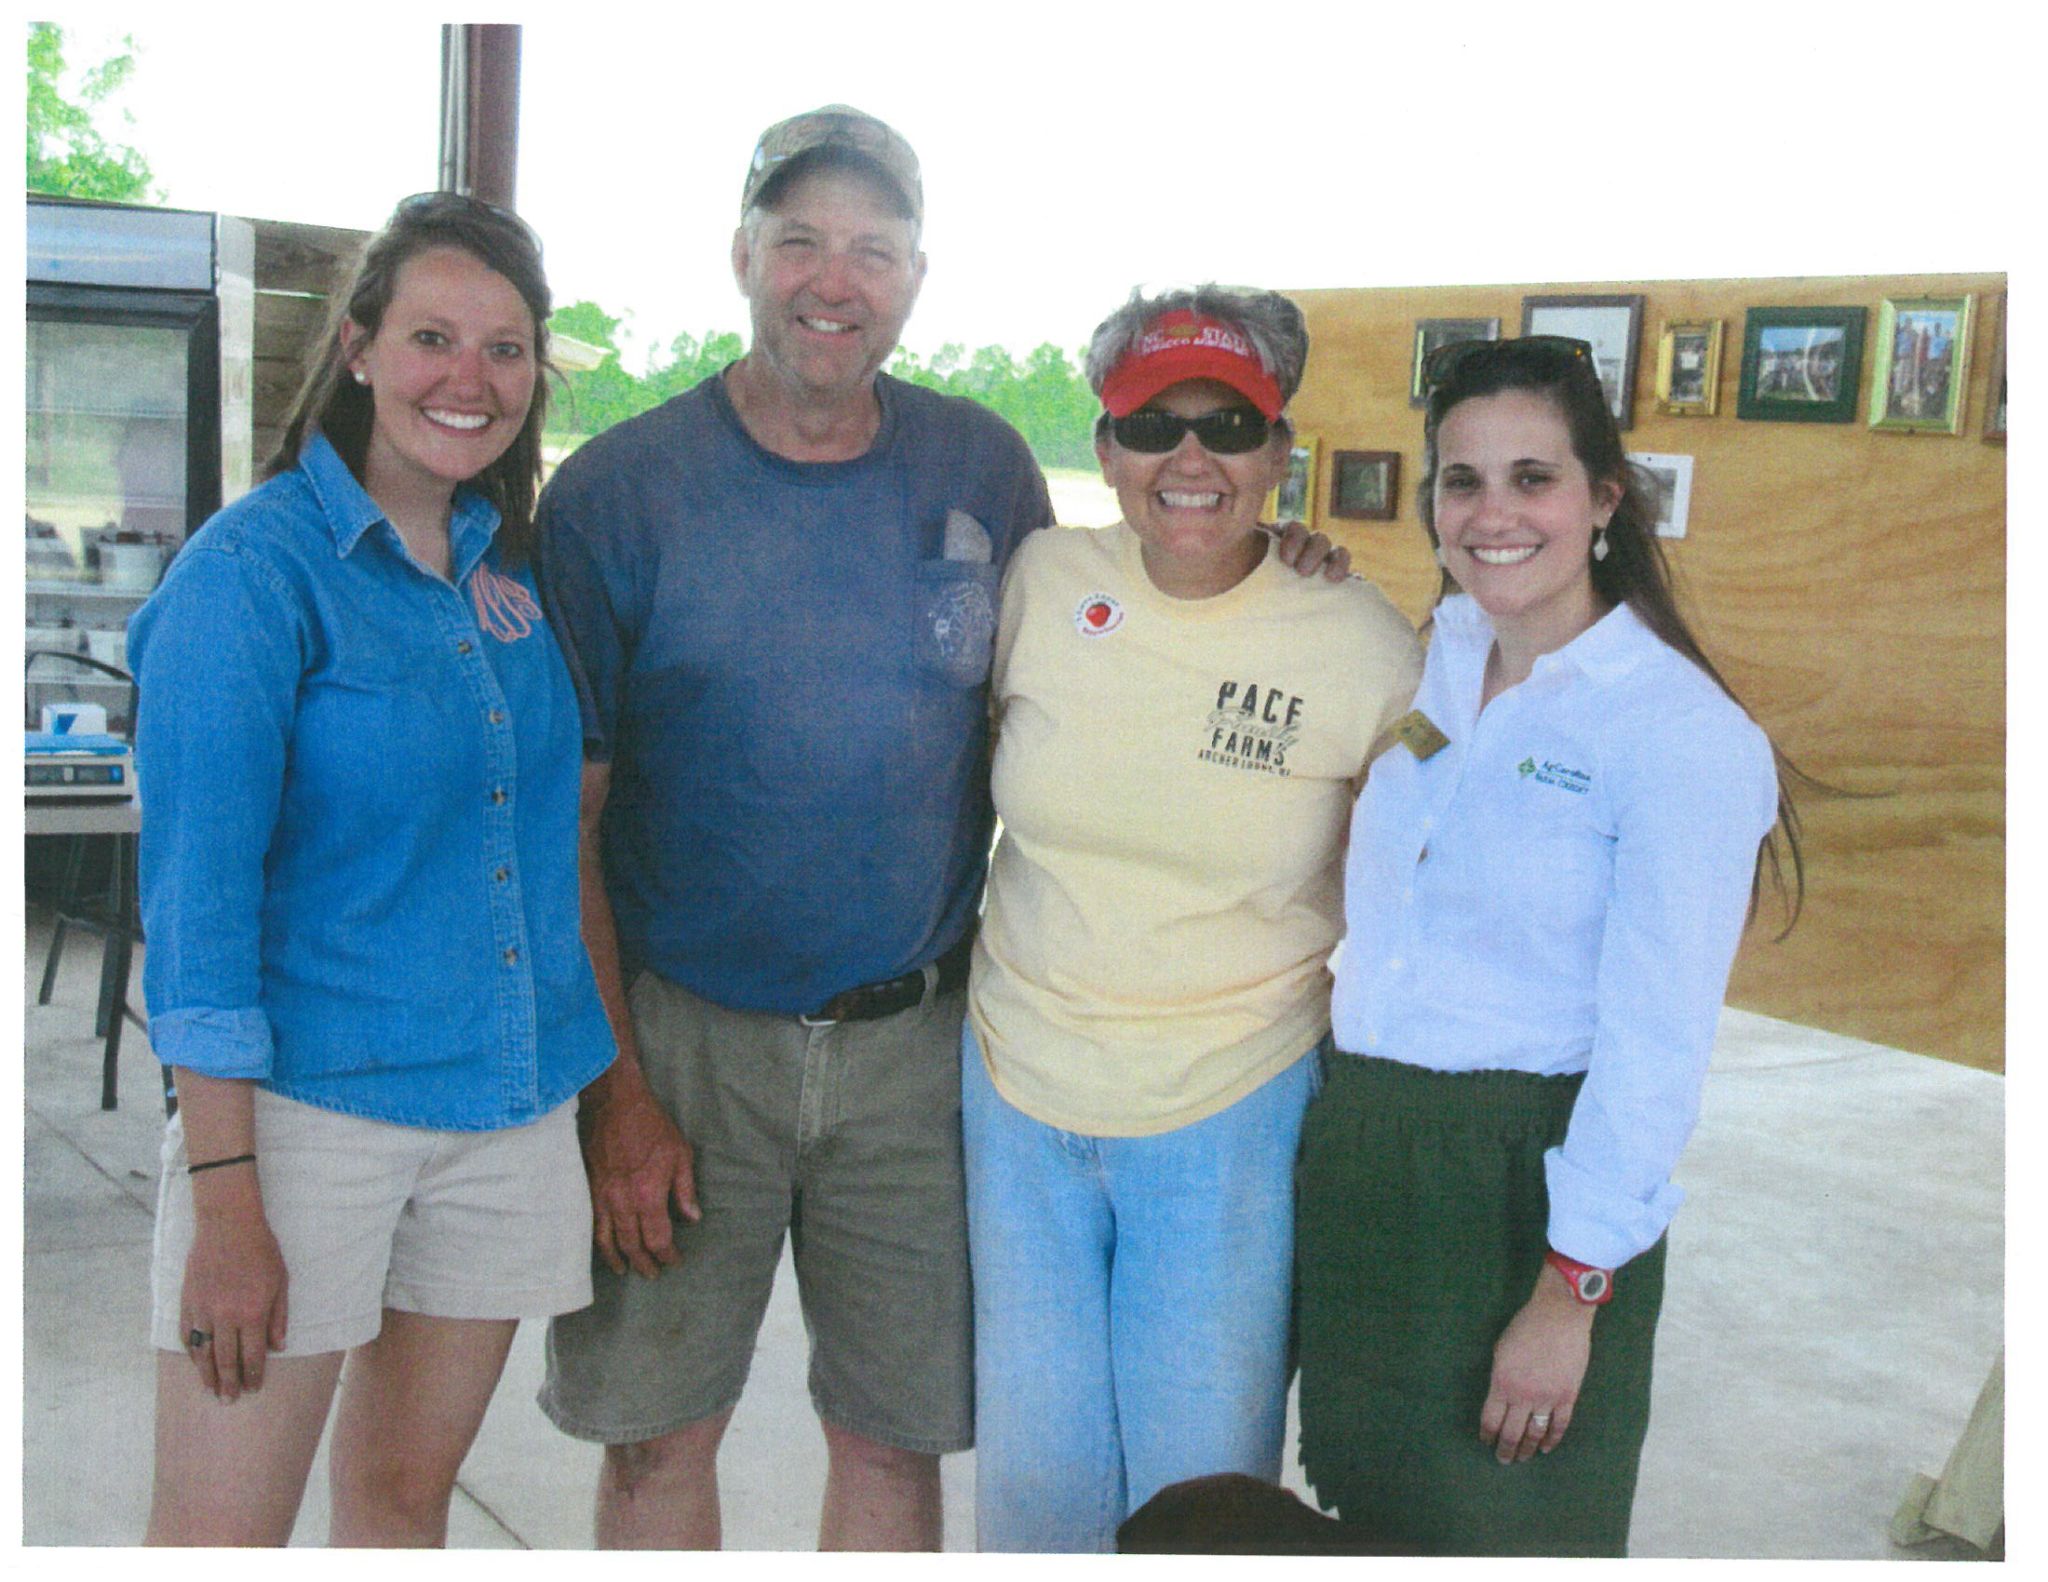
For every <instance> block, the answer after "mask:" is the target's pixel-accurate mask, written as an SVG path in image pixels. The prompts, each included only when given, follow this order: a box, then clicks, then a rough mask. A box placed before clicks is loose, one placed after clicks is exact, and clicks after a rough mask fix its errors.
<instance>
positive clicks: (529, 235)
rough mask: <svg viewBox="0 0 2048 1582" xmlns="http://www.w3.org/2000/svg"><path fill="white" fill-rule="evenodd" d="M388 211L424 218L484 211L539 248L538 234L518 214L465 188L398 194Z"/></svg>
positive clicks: (481, 212)
mask: <svg viewBox="0 0 2048 1582" xmlns="http://www.w3.org/2000/svg"><path fill="white" fill-rule="evenodd" d="M391 212H392V217H393V218H394V219H396V218H399V217H403V218H405V219H408V220H426V221H433V220H440V219H452V218H454V217H455V216H457V215H473V214H481V215H488V216H489V217H490V218H491V219H494V220H497V221H499V222H501V223H502V224H505V225H509V226H511V227H512V228H513V229H514V230H516V231H518V232H519V234H520V235H522V236H524V237H525V238H526V239H527V241H529V242H530V243H532V244H533V248H534V250H535V251H536V252H538V251H539V250H540V238H539V237H538V236H536V235H535V234H534V231H533V227H532V226H530V225H528V224H527V223H526V222H525V221H524V220H522V219H520V218H519V216H518V215H516V214H514V213H513V212H512V211H511V210H510V209H501V208H499V207H498V206H497V205H496V204H495V203H486V202H484V200H483V199H482V198H472V197H471V196H470V195H469V194H468V193H466V192H415V193H414V194H413V195H412V196H411V197H409V198H400V199H399V200H398V206H397V208H395V209H393V210H392V211H391Z"/></svg>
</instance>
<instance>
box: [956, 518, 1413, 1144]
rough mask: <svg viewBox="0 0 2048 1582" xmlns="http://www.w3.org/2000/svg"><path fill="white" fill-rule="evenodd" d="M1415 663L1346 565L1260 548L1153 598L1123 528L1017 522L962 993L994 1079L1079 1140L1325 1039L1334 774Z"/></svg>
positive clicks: (1163, 1118)
mask: <svg viewBox="0 0 2048 1582" xmlns="http://www.w3.org/2000/svg"><path fill="white" fill-rule="evenodd" d="M1421 671H1422V656H1421V648H1420V645H1419V644H1418V642H1417V640H1416V636H1415V632H1414V629H1413V628H1412V627H1410V626H1409V624H1408V621H1407V619H1406V618H1405V617H1404V616H1403V615H1402V614H1401V613H1400V611H1398V610H1396V609H1395V608H1394V607H1393V605H1392V604H1390V603H1388V601H1387V599H1386V597H1385V596H1384V595H1383V594H1381V593H1380V591H1379V590H1378V589H1377V588H1375V587H1373V586H1372V585H1371V584H1370V583H1367V582H1363V581H1358V580H1355V579H1354V580H1353V581H1350V582H1347V583H1344V584H1342V585H1337V586H1333V585H1332V584H1330V583H1328V582H1326V581H1324V580H1323V579H1322V578H1320V577H1308V578H1304V577H1300V576H1298V575H1296V574H1295V572H1294V571H1292V570H1291V569H1289V568H1288V567H1286V566H1283V565H1281V564H1280V562H1279V560H1278V557H1276V556H1274V555H1272V554H1270V553H1269V554H1268V555H1267V557H1266V559H1265V561H1264V562H1262V563H1261V564H1260V566H1259V567H1258V569H1257V570H1255V571H1254V572H1253V573H1252V574H1251V575H1250V576H1249V577H1247V578H1246V579H1245V580H1244V581H1243V582H1241V583H1239V584H1238V585H1237V586H1236V587H1235V588H1232V589H1230V590H1229V591H1228V592H1226V593H1222V594H1218V595H1217V596H1215V597H1214V598H1208V599H1192V600H1188V599H1175V598H1171V597H1169V596H1167V595H1166V594H1163V593H1161V592H1159V591H1158V590H1157V589H1156V588H1154V587H1153V586H1152V583H1151V580H1150V579H1149V578H1148V577H1147V576H1146V575H1145V570H1144V566H1143V564H1142V562H1141V560H1140V554H1139V540H1138V538H1137V536H1136V535H1135V534H1134V533H1132V531H1131V530H1130V529H1129V528H1128V527H1127V526H1124V525H1122V524H1121V523H1120V524H1118V525H1117V526H1115V527H1111V528H1103V529H1069V528H1053V529H1048V530H1046V531H1044V532H1039V533H1033V534H1031V535H1030V536H1029V537H1028V538H1027V539H1026V540H1025V541H1024V543H1023V544H1022V545H1021V546H1020V547H1019V548H1018V550H1017V554H1016V557H1015V559H1014V560H1013V561H1012V563H1011V567H1010V571H1009V574H1008V577H1007V580H1006V581H1005V583H1004V589H1003V600H1002V615H1001V620H1000V624H999V625H998V627H997V633H996V653H995V666H994V671H993V673H992V676H991V682H990V696H991V709H992V711H993V714H994V719H995V728H996V750H995V769H994V777H993V786H994V792H995V805H996V812H997V815H998V816H999V817H1000V819H1001V820H1002V836H1001V839H1000V841H999V842H998V844H997V847H996V853H995V859H994V862H993V864H992V866H991V869H990V873H989V888H988V903H987V909H986V912H985V914H984V916H983V919H982V925H981V935H980V938H979V940H978V941H977V943H976V945H975V949H974V970H973V977H972V981H971V983H970V986H969V991H968V1007H969V1014H970V1015H971V1016H972V1018H973V1024H974V1031H975V1035H976V1037H977V1038H978V1039H979V1040H980V1041H981V1047H982V1050H983V1053H984V1057H985V1059H986V1060H987V1063H988V1068H989V1076H990V1078H991V1080H992V1081H993V1082H994V1083H995V1085H996V1088H997V1090H998V1091H999V1092H1000V1093H1001V1094H1002V1095H1003V1096H1004V1097H1005V1098H1006V1099H1008V1100H1009V1101H1010V1102H1011V1103H1012V1104H1014V1105H1016V1106H1017V1107H1018V1108H1019V1109H1021V1110H1023V1111H1024V1112H1025V1113H1026V1114H1028V1115H1031V1116H1033V1117H1035V1118H1036V1119H1038V1120H1041V1121H1043V1122H1045V1123H1046V1124H1048V1125H1052V1126H1058V1127H1062V1128H1064V1129H1066V1130H1069V1131H1076V1132H1082V1133H1085V1134H1089V1135H1093V1136H1144V1135H1147V1134H1150V1133H1155V1132H1163V1131H1170V1130H1172V1129H1174V1128H1176V1127H1180V1126H1186V1125H1190V1124H1192V1123H1193V1122H1195V1121H1199V1120H1201V1119H1203V1118H1204V1117H1205V1116H1209V1115H1213V1114H1215V1113H1216V1112H1217V1111H1219V1110H1222V1109H1225V1108H1227V1107H1228V1106H1229V1105H1231V1104H1233V1103H1235V1102H1236V1101H1237V1100H1238V1099H1240V1098H1242V1097H1243V1096H1244V1095H1245V1094H1247V1093H1249V1092H1251V1091H1252V1090H1253V1089H1254V1088H1256V1087H1258V1086H1259V1085H1260V1084H1261V1083H1263V1082H1265V1081H1266V1080H1268V1079H1269V1078H1271V1077H1272V1076H1274V1075H1276V1074H1277V1073H1278V1072H1280V1071H1282V1070H1284V1069H1285V1068H1286V1067H1287V1066H1288V1065H1289V1064H1291V1063H1292V1062H1293V1061H1294V1060H1296V1059H1297V1058H1299V1057H1300V1055H1301V1054H1302V1053H1303V1052H1304V1051H1305V1050H1307V1049H1308V1048H1309V1046H1310V1045H1311V1044H1313V1043H1314V1042H1315V1041H1316V1040H1317V1039H1318V1038H1320V1037H1321V1036H1322V1034H1323V1033H1324V1031H1325V1030H1326V1029H1327V1028H1328V1026H1329V1013H1330V980H1329V974H1328V972H1327V971H1326V969H1325V963H1326V962H1327V961H1328V959H1329V955H1330V951H1331V949H1332V947H1333V946H1334V945H1335V943H1336V941H1337V937H1338V935H1339V933H1340V931H1341V929H1342V927H1343V908H1342V886H1343V873H1342V861H1341V859H1342V853H1343V843H1344V833H1345V829H1346V827H1347V824H1348V821H1349V817H1350V811H1351V801H1352V792H1353V787H1354V784H1355V782H1356V781H1357V779H1358V777H1359V775H1360V773H1361V771H1362V770H1363V769H1364V767H1365V764H1366V760H1367V757H1368V754H1369V752H1370V749H1371V747H1372V745H1373V743H1374V740H1375V739H1376V738H1377V737H1379V735H1380V734H1381V732H1382V731H1383V730H1384V729H1385V728H1386V727H1387V726H1389V725H1390V724H1391V723H1392V722H1393V721H1394V720H1396V719H1398V718H1399V717H1400V715H1401V713H1402V712H1403V711H1404V710H1405V709H1406V708H1407V707H1408V703H1409V699H1410V698H1411V697H1412V696H1413V694H1414V691H1415V685H1416V682H1417V680H1418V679H1419V677H1420V675H1421Z"/></svg>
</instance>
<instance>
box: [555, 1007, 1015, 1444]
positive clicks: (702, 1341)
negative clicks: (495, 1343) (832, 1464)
mask: <svg viewBox="0 0 2048 1582" xmlns="http://www.w3.org/2000/svg"><path fill="white" fill-rule="evenodd" d="M627 1002H628V1004H629V1006H630V1007H631V1010H632V1015H633V1026H634V1029H635V1031H636V1032H637V1034H638V1036H639V1042H640V1058H641V1062H642V1065H643V1067H644V1069H645V1071H646V1074H647V1080H648V1083H649V1085H650V1086H651V1087H652V1088H653V1090H654V1093H655V1096H656V1097H657V1098H659V1099H660V1100H661V1102H662V1103H663V1104H664V1105H665V1106H666V1107H667V1109H668V1111H669V1113H670V1114H671V1115H672V1116H674V1117H675V1118H676V1120H677V1123H678V1124H679V1125H680V1126H681V1128H682V1131H683V1136H684V1137H685V1138H686V1139H688V1141H689V1143H690V1146H691V1148H692V1150H693V1152H694V1155H695V1165H696V1173H697V1198H698V1202H699V1204H700V1205H701V1206H702V1208H703V1211H704V1217H703V1219H702V1220H701V1221H699V1222H698V1223H697V1224H695V1225H692V1224H689V1223H688V1222H686V1221H684V1220H682V1219H681V1218H679V1217H678V1218H676V1219H675V1220H674V1226H675V1234H676V1245H677V1248H678V1250H679V1251H680V1252H681V1254H682V1258H681V1261H680V1262H679V1263H676V1264H673V1265H670V1266H669V1267H667V1268H665V1269H663V1270H662V1272H661V1273H660V1274H659V1275H657V1276H656V1277H655V1278H653V1279H648V1278H646V1277H645V1276H642V1275H637V1274H633V1273H631V1272H628V1273H626V1274H623V1275H620V1274H613V1273H612V1271H611V1270H610V1269H609V1268H607V1267H606V1266H605V1265H604V1263H603V1262H602V1261H601V1260H599V1259H598V1258H597V1257H596V1256H595V1253H594V1252H593V1255H592V1260H591V1278H592V1282H593V1284H594V1286H595V1288H596V1299H595V1300H594V1301H593V1302H592V1303H591V1305H590V1306H589V1307H587V1308H585V1309H583V1310H582V1311H581V1312H578V1313H572V1314H568V1315H566V1316H565V1317H563V1318H560V1319H557V1320H556V1321H555V1322H554V1323H553V1324H551V1325H550V1326H549V1329H548V1344H547V1379H546V1382H545V1383H544V1384H543V1385H542V1387H541V1391H540V1405H541V1409H542V1410H543V1411H544V1412H546V1413H547V1415H548V1416H549V1417H550V1418H551V1419H553V1421H554V1423H555V1424H556V1426H557V1427H559V1428H561V1429H562V1430H563V1431H564V1432H565V1433H569V1434H573V1435H575V1436H576V1437H577V1438H579V1439H591V1440H598V1441H601V1442H603V1443H607V1444H636V1443H639V1442H642V1441H644V1440H648V1439H654V1438H658V1437H660V1436H661V1435H664V1434H668V1433H672V1432H674V1431H675V1430H677V1429H679V1428H683V1427H686V1426H688V1425H689V1424H692V1423H696V1422H700V1421H702V1420H703V1419H705V1418H708V1417H714V1416H716V1415H718V1414H719V1413H721V1412H724V1411H726V1410H728V1409H730V1408H731V1407H732V1406H733V1405H734V1404H735V1403H736V1402H737V1401H738V1400H739V1398H740V1391H741V1389H742V1388H743V1387H744V1386H745V1384H746V1380H747V1370H748V1367H749V1365H750V1363H751V1362H752V1360H753V1355H754V1345H755V1338H756V1336H757V1334H758V1333H759V1331H760V1328H761V1319H762V1315H763V1314H764V1313H765V1312H766V1310H767V1306H768V1297H769V1292H770V1290H771V1288H772V1286H773V1284H774V1280H775V1271H776V1266H777V1265H778V1264H779V1263H780V1261H781V1257H782V1243H783V1237H784V1234H785V1232H786V1233H787V1234H788V1237H789V1240H790V1243H791V1247H792V1250H793V1255H794V1259H795V1264H796V1276H797V1284H798V1288H799V1291H800V1292H801V1295H802V1300H803V1311H804V1323H805V1328H806V1329H807V1330H808V1332H809V1334H810V1340H811V1362H810V1392H811V1400H812V1403H813V1404H814V1405H815V1406H816V1408H817V1412H818V1415H819V1416H820V1417H821V1418H823V1419H825V1420H826V1421H828V1422H830V1423H833V1424H835V1425H837V1426H839V1427H842V1428H845V1429H849V1430H851V1431H852V1432H854V1433H856V1434H860V1435H862V1436H863V1437H865V1438H869V1439H873V1440H876V1441H878V1442H880V1443H882V1444H886V1445H893V1446H896V1447H897V1448H899V1449H903V1450H911V1451H919V1452H924V1453H928V1454H938V1453H942V1452H948V1451H955V1450H965V1449H967V1448H968V1447H969V1446H970V1445H972V1443H973V1442H974V1429H973V1423H974V1415H973V1413H974V1407H973V1401H974V1369H973V1302H972V1295H971V1290H970V1286H969V1283H968V1271H967V1210H966V1188H965V1181H964V1176H963V1172H962V1167H961V1158H960V1056H959V1050H960V1025H961V1019H962V1016H963V1013H964V1010H965V1006H966V995H965V993H964V991H959V990H956V991H954V992H953V993H950V994H939V995H936V996H927V998H926V999H925V1000H924V1001H923V1003H921V1004H919V1005H915V1006H912V1007H911V1008H910V1009H909V1010H906V1011H900V1012H898V1013H897V1014H895V1015H894V1016H887V1017H882V1018H879V1019H877V1020H875V1021H868V1022H836V1023H832V1024H829V1025H826V1026H819V1027H807V1026H805V1025H804V1024H803V1023H801V1022H799V1021H798V1020H797V1019H796V1018H794V1017H790V1016H771V1015H766V1014H762V1013H757V1012H751V1011H730V1010H726V1009H724V1008H723V1007H721V1006H717V1005H713V1004H712V1003H710V1002H709V1001H707V1000H703V999H700V998H698V997H697V996H696V995H694V994H692V993H690V992H689V991H688V990H687V989H684V988H681V987H679V986H678V985H676V984H674V983H671V982H669V981H668V980H666V979H664V978H661V977H659V976H657V975H656V974H654V973H652V972H643V973H641V974H640V975H639V976H638V977H637V978H636V979H635V980H634V982H633V985H632V988H631V990H630V992H629V993H628V996H627ZM671 1213H672V1214H673V1209H671Z"/></svg>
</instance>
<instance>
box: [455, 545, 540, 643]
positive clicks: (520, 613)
mask: <svg viewBox="0 0 2048 1582" xmlns="http://www.w3.org/2000/svg"><path fill="white" fill-rule="evenodd" d="M469 599H470V603H472V604H473V605H475V606H476V624H477V625H478V626H480V627H482V628H483V629H484V630H485V631H487V632H489V633H490V634H491V635H492V636H493V637H495V638H497V640H498V641H499V642H501V643H516V642H518V641H519V639H520V638H522V637H526V636H528V635H530V634H531V633H532V631H533V623H534V622H535V621H538V620H539V619H540V606H539V605H538V604H535V603H534V602H533V595H532V594H530V593H528V592H527V591H526V589H525V587H524V585H522V584H520V583H518V582H515V581H513V580H512V579H511V578H510V577H507V576H504V575H502V574H500V573H498V572H495V571H493V570H491V568H490V567H489V566H486V565H482V564H479V565H478V566H477V568H476V570H475V571H474V572H473V573H472V574H471V575H470V579H469Z"/></svg>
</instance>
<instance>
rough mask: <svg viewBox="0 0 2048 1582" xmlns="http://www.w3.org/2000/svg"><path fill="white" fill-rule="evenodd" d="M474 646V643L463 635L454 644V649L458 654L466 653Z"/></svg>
mask: <svg viewBox="0 0 2048 1582" xmlns="http://www.w3.org/2000/svg"><path fill="white" fill-rule="evenodd" d="M475 646H476V645H475V644H474V643H472V642H471V641H470V640H469V639H468V638H466V637H465V638H463V639H462V640H461V641H460V642H458V643H457V644H456V645H455V651H456V652H457V653H458V654H466V653H468V652H469V651H470V649H472V648H474V647H475Z"/></svg>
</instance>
